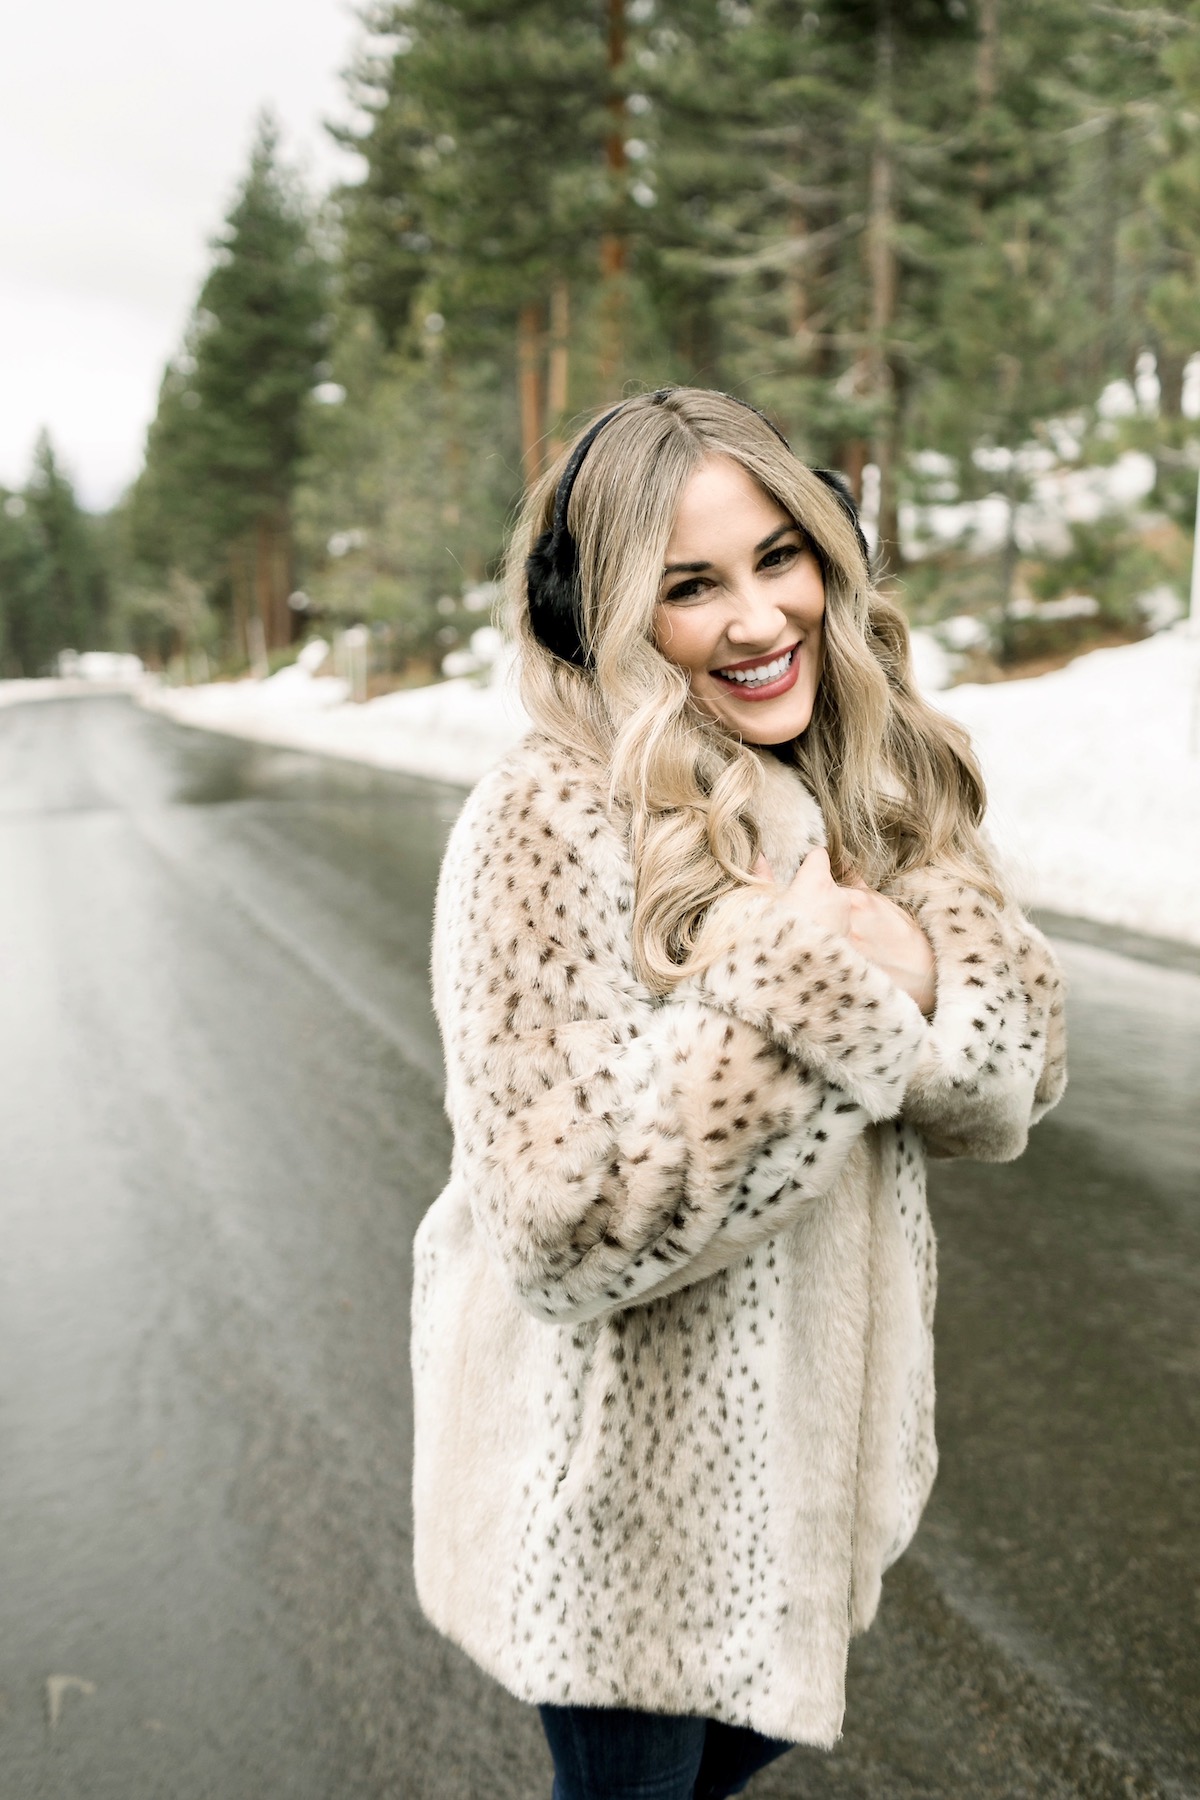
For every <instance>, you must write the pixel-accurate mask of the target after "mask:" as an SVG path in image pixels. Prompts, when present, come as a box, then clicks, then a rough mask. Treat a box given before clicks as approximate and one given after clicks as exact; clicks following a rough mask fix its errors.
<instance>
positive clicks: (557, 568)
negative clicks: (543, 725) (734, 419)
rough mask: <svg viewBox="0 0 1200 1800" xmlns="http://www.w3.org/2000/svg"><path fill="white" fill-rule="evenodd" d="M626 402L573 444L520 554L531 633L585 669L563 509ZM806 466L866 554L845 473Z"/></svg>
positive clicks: (659, 397)
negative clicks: (538, 527)
mask: <svg viewBox="0 0 1200 1800" xmlns="http://www.w3.org/2000/svg"><path fill="white" fill-rule="evenodd" d="M673 392H674V390H673V389H672V388H659V389H657V391H656V392H655V393H653V394H652V395H651V396H650V398H651V400H652V401H654V402H655V403H656V404H657V405H660V406H661V404H662V403H663V401H664V400H666V399H667V397H668V396H669V395H670V394H671V393H673ZM639 398H640V396H639ZM725 398H726V399H730V400H736V401H737V402H738V404H739V405H740V406H745V407H748V408H749V410H750V411H751V412H752V413H757V414H758V417H759V418H760V419H761V420H762V421H763V423H764V424H765V425H769V426H770V427H771V430H772V431H773V432H774V433H775V436H776V437H777V438H778V439H779V441H780V443H781V444H783V445H784V446H785V447H786V448H788V449H790V448H791V445H790V444H788V441H787V439H786V438H785V437H784V435H783V433H782V431H780V429H779V427H778V426H777V425H775V424H773V423H772V421H771V420H770V419H768V418H767V415H766V414H765V413H764V412H760V411H759V409H758V407H757V406H752V405H751V403H750V401H749V400H743V399H741V397H740V396H739V395H737V394H728V395H726V396H725ZM628 405H629V402H628V401H627V400H626V401H622V403H621V405H620V406H614V407H613V408H612V410H611V412H606V413H605V414H604V416H603V417H602V418H600V419H597V420H596V423H595V424H594V425H593V426H592V428H591V430H590V431H588V432H586V433H585V434H584V436H583V437H581V438H580V440H579V442H578V443H577V444H576V446H575V448H574V450H573V451H572V452H571V457H570V461H569V462H568V463H567V466H566V468H565V469H564V470H563V472H562V475H561V476H560V477H559V483H558V486H557V488H556V489H555V492H554V513H553V516H552V518H551V523H550V527H549V529H548V530H547V531H543V532H542V534H541V536H540V537H539V538H538V540H537V542H536V543H535V544H534V546H533V549H532V550H531V551H530V553H529V555H528V557H527V558H526V560H525V582H526V591H527V593H528V596H529V623H530V626H531V627H532V630H533V634H534V636H535V637H536V638H537V640H538V642H539V643H540V644H542V645H543V646H544V648H545V649H547V650H549V651H551V652H552V653H553V654H554V655H555V656H557V657H560V658H561V659H562V661H563V662H569V663H574V665H575V667H576V668H578V669H590V668H591V667H592V655H591V651H590V650H589V648H588V646H587V645H586V644H585V642H584V638H583V590H582V587H581V584H580V580H579V548H578V546H577V544H576V542H575V539H574V538H573V537H572V535H571V532H570V530H569V529H568V527H567V509H568V507H569V506H570V504H571V492H572V489H573V488H574V486H575V478H576V476H577V475H578V474H579V470H580V468H581V466H582V464H583V460H584V458H585V457H586V456H587V453H588V451H589V450H590V449H591V447H592V445H593V444H594V443H595V441H596V439H597V438H598V437H599V435H600V433H601V432H602V431H603V430H604V427H605V426H606V425H607V424H608V423H609V421H610V420H611V419H615V418H616V416H617V414H618V413H619V412H623V411H624V410H625V407H626V406H628ZM812 472H813V474H814V475H815V476H817V478H818V479H819V480H821V481H823V482H824V483H825V485H826V486H827V487H828V488H830V489H831V490H832V492H833V493H834V494H835V495H836V497H837V500H838V503H839V504H840V506H841V507H842V509H843V511H844V512H845V513H846V514H847V516H848V517H849V519H850V523H851V524H852V525H853V527H854V531H855V535H856V536H857V538H858V543H859V548H860V549H861V551H862V553H863V556H864V558H865V557H867V554H868V552H867V541H866V539H865V538H864V536H863V534H862V527H861V526H860V525H859V522H858V510H857V508H856V507H855V504H854V496H853V494H852V493H851V491H850V485H849V483H848V482H847V480H846V478H845V476H844V475H838V474H837V473H835V471H834V470H832V469H814V470H813V471H812Z"/></svg>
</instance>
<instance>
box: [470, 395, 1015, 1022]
mask: <svg viewBox="0 0 1200 1800" xmlns="http://www.w3.org/2000/svg"><path fill="white" fill-rule="evenodd" d="M580 435H581V436H582V433H581V434H580ZM578 441H579V440H578V438H577V439H576V442H578ZM569 455H570V451H568V452H567V453H566V454H565V455H564V456H563V457H562V458H560V460H559V462H558V463H557V464H556V466H555V467H554V468H552V469H550V470H548V471H547V473H546V474H545V475H544V476H543V477H542V478H541V480H540V481H539V482H538V483H537V484H536V485H535V487H534V488H533V489H532V491H531V492H530V494H529V495H528V497H527V499H526V502H525V505H524V507H523V508H522V511H521V515H520V518H519V520H518V522H517V525H516V528H515V530H514V533H513V536H512V539H511V543H510V546H509V553H508V559H507V574H506V590H507V607H508V613H509V624H510V628H511V630H512V632H513V635H514V637H515V639H516V642H517V645H518V648H519V652H520V668H521V696H522V699H523V701H524V703H525V707H526V710H527V711H528V713H529V716H530V718H531V719H532V720H533V722H534V724H535V726H537V727H539V728H540V729H541V730H542V731H543V732H545V733H547V734H548V735H549V736H550V737H552V738H555V739H558V740H560V741H561V742H563V743H564V744H567V745H569V746H570V747H571V748H572V750H573V751H575V752H576V753H578V752H580V751H582V752H583V753H584V754H585V755H588V756H590V757H591V758H593V759H594V760H595V761H596V762H597V763H599V764H600V765H601V766H602V767H604V768H606V769H607V771H608V791H609V808H610V812H611V813H612V815H613V816H614V817H619V818H621V819H622V820H624V821H625V823H626V825H627V829H628V832H629V841H630V848H631V853H632V859H633V867H634V877H635V899H634V913H633V947H634V955H635V958H636V962H637V965H638V970H639V973H640V974H641V976H642V978H643V979H644V980H645V981H646V982H647V983H648V984H649V986H650V987H651V988H652V989H654V990H655V991H656V992H659V993H665V992H667V991H668V990H669V989H670V988H671V987H672V986H673V985H674V984H675V983H676V982H678V981H679V980H680V979H681V978H682V977H683V976H684V975H685V974H688V973H692V972H693V971H694V969H695V959H694V958H693V957H692V951H693V948H694V946H695V942H696V938H697V934H698V931H699V928H700V926H701V924H702V923H703V920H704V917H705V914H706V913H707V911H708V909H709V907H710V906H711V905H712V904H713V902H714V901H715V900H717V899H718V898H720V897H721V896H722V895H724V894H727V893H729V892H730V891H731V890H733V889H734V888H736V887H738V886H739V885H744V884H749V883H751V882H753V881H754V880H755V877H754V876H753V875H752V873H751V870H752V867H753V864H754V861H755V859H756V857H757V855H758V852H759V845H760V831H759V826H758V823H757V816H756V814H757V807H758V804H759V800H760V795H761V792H762V784H763V769H762V764H761V762H760V759H759V756H758V755H756V753H755V750H754V748H753V747H752V746H750V745H747V744H745V743H744V742H743V741H742V740H741V738H740V737H739V736H738V735H737V734H736V733H735V732H733V731H731V730H730V729H729V728H728V727H727V726H725V725H723V724H721V723H720V722H719V721H718V720H716V719H714V718H712V717H710V716H709V715H708V714H707V713H705V712H702V711H701V710H700V708H699V707H697V706H696V705H695V704H694V703H693V701H692V696H691V690H690V685H689V682H688V678H687V675H686V674H685V673H684V671H683V670H681V669H679V668H678V667H676V665H675V664H673V663H670V662H668V661H667V659H666V658H665V657H664V656H663V655H662V654H661V652H660V651H659V650H658V649H657V647H656V645H655V642H654V619H655V610H656V607H657V605H658V600H659V591H660V587H661V581H662V569H663V563H664V561H665V553H666V548H667V543H668V541H669V539H670V536H671V530H672V526H673V523H674V519H675V514H676V511H677V509H678V506H679V500H680V496H681V494H682V492H683V489H684V485H685V483H686V482H687V480H688V477H689V476H690V475H691V474H692V473H693V471H694V470H695V469H697V468H698V467H699V465H700V464H701V463H702V462H704V461H706V460H707V459H709V458H711V457H715V456H725V457H729V458H730V459H731V460H732V461H734V462H736V463H740V464H741V466H742V468H743V469H745V470H746V471H747V473H748V474H750V475H751V476H752V477H753V478H754V480H755V481H757V482H758V484H759V485H760V487H762V488H763V490H764V491H765V492H766V493H767V494H769V495H770V496H771V498H772V499H774V500H775V501H777V502H778V504H779V505H780V506H781V507H782V508H783V510H784V511H785V512H786V513H788V514H789V516H790V517H791V518H792V519H794V520H795V521H796V523H797V524H798V525H799V526H800V527H801V528H802V529H803V531H804V532H805V533H806V534H807V536H808V538H809V540H810V541H811V543H812V544H813V547H814V549H815V551H816V554H817V557H818V560H819V561H820V564H821V568H822V573H823V575H824V582H825V626H824V659H823V665H822V671H821V677H820V681H819V684H818V688H817V695H816V701H815V704H814V707H813V714H812V720H811V722H810V724H809V726H808V728H807V730H805V731H804V732H803V734H802V735H801V736H800V737H798V738H797V739H795V740H794V742H792V743H791V744H790V745H786V746H776V747H775V752H776V754H778V755H782V756H784V757H785V759H788V760H791V761H792V762H794V764H795V767H796V768H797V770H798V771H799V772H800V775H801V777H802V779H803V780H804V782H805V783H806V784H807V786H808V787H809V789H810V790H811V792H812V793H813V795H814V796H815V798H816V800H817V802H818V804H819V806H820V808H821V812H822V814H823V815H824V819H825V828H826V833H827V838H828V845H829V856H830V862H831V864H832V867H833V872H834V875H835V877H836V878H837V879H838V880H839V881H848V880H852V879H854V878H858V879H860V880H862V881H865V882H866V883H867V885H868V886H870V887H873V888H877V889H882V890H886V888H887V886H888V884H889V882H891V881H892V880H893V879H894V878H895V877H896V876H898V875H900V874H902V873H904V872H905V871H906V870H909V869H913V868H917V867H921V866H925V865H930V864H936V865H938V866H939V867H941V868H944V869H948V870H950V871H953V872H957V873H959V874H960V875H961V876H962V878H963V879H964V880H966V881H968V882H970V883H972V884H973V885H974V886H976V887H979V888H982V889H983V890H984V891H985V892H987V893H990V894H991V895H993V896H994V897H995V898H1000V887H999V884H998V881H997V877H996V874H995V872H994V870H993V868H992V865H991V861H990V859H989V857H988V854H987V850H986V848H985V846H984V844H983V841H982V839H981V836H980V822H981V820H982V817H983V811H984V788H983V780H982V777H981V775H980V772H979V768H978V765H977V763H976V761H975V758H974V755H973V754H972V751H971V747H970V742H969V740H968V738H967V735H966V733H965V732H964V731H963V730H962V729H961V727H960V726H958V725H956V724H955V723H953V721H951V720H950V719H948V718H946V717H944V716H943V715H942V714H941V713H939V712H936V711H935V710H934V709H933V708H932V707H930V706H928V705H927V704H926V702H925V701H924V700H923V699H922V698H921V695H920V694H919V693H918V691H917V688H916V686H915V684H914V681H913V675H912V664H911V659H910V652H909V641H908V628H907V625H906V622H905V619H904V615H903V613H902V612H901V611H900V610H899V608H898V607H897V606H896V605H894V604H893V602H892V601H891V600H889V599H888V598H887V597H886V596H885V595H883V594H881V593H880V592H879V591H878V590H877V589H876V588H875V587H874V586H873V585H872V582H871V576H870V571H869V570H868V568H867V565H866V562H865V561H864V559H863V556H862V552H861V550H860V548H859V545H858V540H857V538H856V535H855V532H854V528H853V525H852V524H851V522H850V520H849V518H848V517H847V514H846V512H845V510H844V509H843V507H842V506H841V504H840V503H839V501H838V500H837V499H836V497H835V496H834V494H833V493H832V492H831V491H830V489H829V487H828V486H827V485H826V484H825V483H824V482H822V481H821V480H819V479H818V478H817V477H816V476H815V475H814V474H813V473H812V471H811V470H810V469H808V468H806V467H805V465H804V464H803V463H802V462H800V461H799V459H798V458H797V457H795V456H794V455H793V454H792V453H791V451H790V450H789V449H788V448H787V447H786V445H785V444H784V443H783V442H782V441H781V440H780V439H779V438H777V437H776V436H775V434H774V432H773V431H772V429H771V427H770V426H769V425H768V424H767V423H766V421H765V420H764V419H762V418H761V417H760V416H759V415H758V414H757V413H755V412H754V411H753V410H752V409H750V408H748V407H746V406H744V405H743V404H741V403H740V402H739V401H736V400H733V399H731V398H730V397H729V396H728V395H725V394H720V393H715V392H710V391H709V390H707V389H703V388H675V389H673V390H670V391H669V392H668V393H667V394H666V395H665V396H664V395H661V394H660V395H650V394H644V395H638V396H637V397H635V398H634V399H632V400H629V401H627V402H626V404H625V405H624V406H623V407H622V408H621V409H620V411H619V412H618V413H617V414H616V415H615V416H614V417H613V419H612V420H611V421H610V423H609V424H607V425H606V426H605V427H604V429H603V430H602V431H601V432H600V434H599V436H598V437H597V438H596V441H595V442H594V444H593V445H592V446H591V448H590V450H589V451H588V452H587V455H586V456H585V458H584V461H583V464H582V466H581V468H580V470H579V474H578V476H577V478H576V481H575V486H574V489H573V491H572V494H571V500H570V506H569V509H568V514H567V520H568V525H569V528H570V531H571V534H572V536H573V537H574V539H575V542H576V544H577V546H578V552H579V572H580V583H581V591H582V632H583V638H584V642H585V643H586V644H587V646H588V648H589V650H590V652H591V661H592V666H591V667H590V668H586V669H585V668H580V667H577V666H576V665H575V664H573V663H570V662H566V661H564V660H563V659H562V658H560V657H557V656H555V655H554V654H553V653H552V652H551V651H549V650H548V649H546V648H545V647H544V646H543V645H542V644H541V643H540V641H539V640H538V638H537V637H536V635H535V633H534V631H533V628H532V625H531V622H530V617H529V606H528V593H527V586H526V578H525V559H526V557H527V556H528V554H529V551H530V549H531V547H532V546H533V544H534V542H535V541H536V540H537V538H538V537H539V536H540V534H541V533H542V532H543V531H545V530H546V529H547V528H548V527H549V525H550V522H551V519H552V516H553V509H554V497H555V491H556V489H557V487H558V482H559V478H560V476H561V473H562V469H563V467H564V466H565V464H566V462H567V460H568V458H569Z"/></svg>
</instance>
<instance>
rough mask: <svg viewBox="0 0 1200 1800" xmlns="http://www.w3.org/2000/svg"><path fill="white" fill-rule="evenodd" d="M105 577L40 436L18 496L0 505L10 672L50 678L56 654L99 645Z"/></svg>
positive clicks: (1, 604)
mask: <svg viewBox="0 0 1200 1800" xmlns="http://www.w3.org/2000/svg"><path fill="white" fill-rule="evenodd" d="M108 604H109V592H108V579H107V574H106V571H105V568H104V564H103V560H102V557H101V555H100V551H99V547H98V544H97V540H96V529H95V522H94V521H93V520H92V519H91V518H89V516H88V515H87V513H85V512H84V511H83V510H82V508H81V507H80V506H79V504H78V502H77V500H76V498H75V490H74V488H73V487H72V485H71V482H70V480H69V479H68V477H67V476H66V474H65V473H64V472H63V469H62V467H61V465H60V464H59V461H58V458H57V457H56V456H55V453H54V448H53V445H52V444H51V442H50V439H49V436H48V434H47V433H46V432H44V431H43V432H42V433H41V434H40V436H39V438H38V441H37V445H36V448H35V450H34V457H33V468H32V470H31V472H30V476H29V480H28V482H27V484H26V487H25V490H24V493H22V494H7V495H5V496H4V498H3V505H2V507H0V616H2V629H0V645H2V651H3V659H4V664H5V666H6V667H7V668H9V669H11V670H12V672H13V673H16V674H21V675H44V674H48V673H50V671H51V670H52V668H53V665H54V660H55V658H56V656H57V655H58V652H59V651H60V650H68V649H75V650H84V649H94V648H97V647H98V646H99V644H100V643H101V642H102V641H103V637H104V633H105V630H106V625H107V614H108Z"/></svg>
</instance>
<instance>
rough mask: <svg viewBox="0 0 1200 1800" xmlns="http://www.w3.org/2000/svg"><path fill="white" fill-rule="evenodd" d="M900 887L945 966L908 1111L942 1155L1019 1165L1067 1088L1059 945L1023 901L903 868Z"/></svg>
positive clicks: (940, 967) (898, 894) (940, 968)
mask: <svg viewBox="0 0 1200 1800" xmlns="http://www.w3.org/2000/svg"><path fill="white" fill-rule="evenodd" d="M890 893H891V897H892V898H893V899H895V900H897V901H898V902H900V904H902V905H905V906H907V907H908V908H909V909H910V910H911V911H912V913H913V915H914V917H915V918H916V919H917V921H918V922H919V924H920V925H921V927H922V928H923V930H924V932H925V934H926V936H927V937H928V939H929V941H930V943H931V945H932V946H933V952H934V959H935V962H936V965H937V1004H936V1008H935V1011H934V1014H933V1017H932V1019H931V1020H930V1021H929V1024H928V1027H927V1029H926V1032H925V1038H924V1042H923V1044H922V1047H921V1053H920V1055H919V1057H918V1058H917V1061H916V1064H915V1066H914V1067H913V1068H912V1070H911V1071H910V1074H909V1078H908V1087H907V1090H906V1092H905V1096H904V1117H905V1119H907V1120H908V1121H909V1122H910V1123H911V1124H913V1125H915V1126H916V1127H917V1129H918V1130H919V1131H920V1132H921V1135H922V1136H923V1137H924V1139H925V1143H926V1147H927V1148H928V1149H929V1151H930V1153H931V1154H932V1155H934V1156H942V1157H946V1156H970V1157H975V1158H977V1159H978V1160H980V1161H984V1162H1007V1161H1009V1160H1010V1159H1011V1158H1013V1157H1016V1156H1019V1155H1020V1154H1021V1152H1022V1150H1023V1149H1024V1148H1025V1143H1026V1139H1027V1137H1028V1135H1029V1127H1030V1125H1031V1124H1034V1123H1036V1121H1037V1120H1038V1119H1040V1118H1041V1116H1042V1114H1043V1113H1045V1112H1047V1111H1049V1109H1050V1107H1052V1106H1053V1105H1055V1103H1056V1102H1057V1101H1058V1099H1059V1098H1060V1096H1061V1094H1062V1092H1063V1089H1064V1087H1065V1086H1066V1079H1067V1071H1066V1019H1065V1005H1064V995H1063V983H1062V977H1061V975H1060V974H1059V970H1058V965H1057V964H1056V962H1055V960H1054V957H1053V954H1052V953H1051V950H1050V946H1049V945H1048V944H1047V942H1046V940H1045V938H1044V937H1043V936H1042V934H1041V932H1040V931H1038V930H1037V928H1036V926H1034V925H1031V924H1030V922H1029V920H1028V919H1026V918H1025V917H1024V916H1023V915H1022V914H1021V913H1020V912H1019V911H1018V910H1017V908H1016V907H1014V906H1004V907H1000V906H997V905H996V903H995V901H993V900H992V899H990V898H989V897H988V896H987V895H986V894H982V893H980V892H978V891H977V890H976V889H975V888H972V887H967V886H965V885H964V884H963V883H962V882H961V881H959V880H957V879H955V878H953V877H951V876H948V875H946V874H945V873H943V872H940V871H938V870H934V869H922V870H917V871H914V872H912V873H910V874H907V875H904V876H901V877H900V878H899V879H898V880H897V881H895V882H894V883H893V885H892V887H891V889H890Z"/></svg>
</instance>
